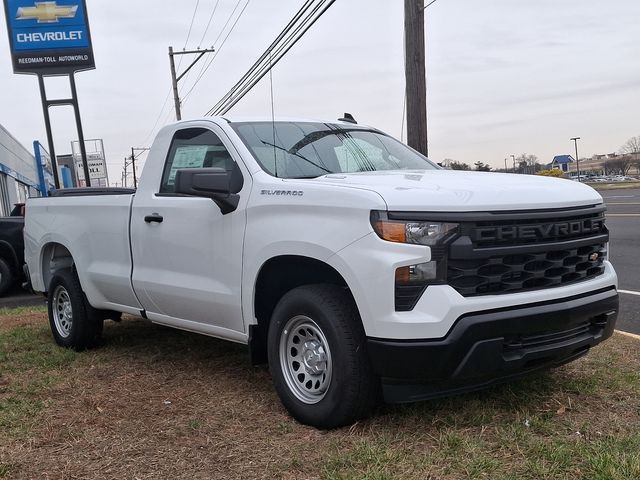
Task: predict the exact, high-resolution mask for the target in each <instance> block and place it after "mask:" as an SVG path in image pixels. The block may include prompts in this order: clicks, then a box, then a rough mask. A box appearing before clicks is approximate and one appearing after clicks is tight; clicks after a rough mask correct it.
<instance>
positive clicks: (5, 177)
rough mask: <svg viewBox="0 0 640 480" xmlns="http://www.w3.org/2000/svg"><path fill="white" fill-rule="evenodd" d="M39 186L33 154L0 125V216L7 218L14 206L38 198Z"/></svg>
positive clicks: (38, 175) (37, 171) (39, 180)
mask: <svg viewBox="0 0 640 480" xmlns="http://www.w3.org/2000/svg"><path fill="white" fill-rule="evenodd" d="M41 185H42V182H41V179H40V172H39V168H38V165H37V163H36V158H35V156H34V154H33V153H32V152H31V151H29V150H28V149H27V148H25V147H24V146H23V145H22V144H21V143H20V142H18V141H17V140H16V139H15V138H14V137H13V136H12V135H11V134H10V133H9V132H8V131H7V129H6V128H4V127H3V126H2V125H0V216H8V215H9V214H10V213H11V210H12V209H13V206H14V204H16V203H21V202H24V201H26V199H27V198H28V197H38V196H40V191H41V188H42V187H41Z"/></svg>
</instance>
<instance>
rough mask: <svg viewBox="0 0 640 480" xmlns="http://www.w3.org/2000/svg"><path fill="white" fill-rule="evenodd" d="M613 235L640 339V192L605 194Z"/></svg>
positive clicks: (625, 311)
mask: <svg viewBox="0 0 640 480" xmlns="http://www.w3.org/2000/svg"><path fill="white" fill-rule="evenodd" d="M600 194H601V195H602V197H603V198H604V201H605V202H606V204H607V226H608V227H609V232H610V236H611V237H610V238H611V241H610V248H609V251H610V253H609V255H610V259H611V262H612V263H613V266H614V267H615V269H616V272H617V273H618V280H619V289H620V316H619V317H618V327H617V328H618V329H619V330H623V331H625V332H630V333H635V334H638V335H640V188H634V189H620V190H604V191H601V192H600ZM44 303H45V302H44V297H42V296H40V295H31V294H29V293H27V292H26V291H24V290H22V289H20V288H16V289H14V290H13V291H11V292H9V293H8V294H7V295H5V296H4V297H2V298H0V308H14V307H18V306H27V305H44Z"/></svg>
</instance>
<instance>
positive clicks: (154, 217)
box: [144, 213, 164, 223]
mask: <svg viewBox="0 0 640 480" xmlns="http://www.w3.org/2000/svg"><path fill="white" fill-rule="evenodd" d="M163 220H164V217H163V216H162V215H159V214H157V213H152V214H151V215H147V216H146V217H144V221H145V222H147V223H152V222H155V223H162V221H163Z"/></svg>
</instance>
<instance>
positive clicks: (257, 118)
mask: <svg viewBox="0 0 640 480" xmlns="http://www.w3.org/2000/svg"><path fill="white" fill-rule="evenodd" d="M215 119H220V120H223V121H225V122H228V123H241V122H271V121H272V120H275V121H276V122H296V123H305V122H307V123H332V124H340V125H349V126H352V127H356V126H359V127H363V128H370V127H369V126H368V125H363V124H359V123H358V124H354V123H350V122H343V121H340V120H338V119H337V118H335V119H330V120H327V119H320V118H302V117H293V116H291V117H289V116H276V117H275V119H272V117H271V116H270V115H224V116H212V117H200V118H190V119H188V120H182V121H180V122H174V123H176V124H178V123H184V122H188V121H194V120H204V121H212V120H215Z"/></svg>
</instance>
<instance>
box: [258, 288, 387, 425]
mask: <svg viewBox="0 0 640 480" xmlns="http://www.w3.org/2000/svg"><path fill="white" fill-rule="evenodd" d="M268 350H269V368H270V370H271V373H272V376H273V381H274V385H275V388H276V391H277V392H278V395H279V396H280V399H281V400H282V403H283V404H284V406H285V407H286V408H287V410H288V411H289V413H290V414H291V415H292V416H293V417H294V418H296V419H297V420H298V421H300V422H302V423H305V424H307V425H311V426H314V427H318V428H335V427H339V426H342V425H349V424H351V423H353V422H355V421H356V420H359V419H361V418H364V417H366V416H368V415H369V414H370V413H371V411H372V410H373V407H374V406H375V403H376V400H377V382H376V378H375V377H374V375H373V374H372V372H371V367H370V365H369V359H368V357H367V354H366V338H365V334H364V330H363V328H362V323H361V321H360V317H359V315H358V312H357V309H356V306H355V304H354V302H353V299H352V298H351V295H349V293H348V292H347V291H346V290H345V289H344V288H340V287H337V286H334V285H305V286H302V287H298V288H295V289H293V290H291V291H290V292H288V293H287V294H286V295H284V296H283V297H282V299H281V300H280V302H279V303H278V305H277V306H276V308H275V310H274V312H273V316H272V319H271V324H270V327H269V336H268Z"/></svg>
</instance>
